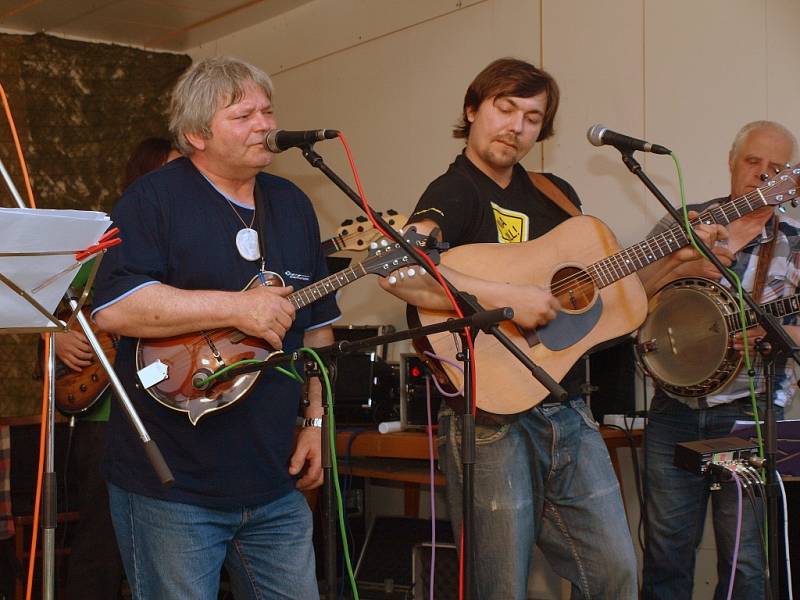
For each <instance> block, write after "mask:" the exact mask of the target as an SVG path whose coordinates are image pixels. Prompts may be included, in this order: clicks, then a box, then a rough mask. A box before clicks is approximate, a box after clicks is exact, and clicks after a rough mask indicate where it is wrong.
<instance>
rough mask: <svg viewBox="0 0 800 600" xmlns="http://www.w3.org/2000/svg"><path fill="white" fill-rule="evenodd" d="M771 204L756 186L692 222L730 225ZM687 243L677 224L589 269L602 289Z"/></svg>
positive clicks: (705, 211)
mask: <svg viewBox="0 0 800 600" xmlns="http://www.w3.org/2000/svg"><path fill="white" fill-rule="evenodd" d="M768 204H769V203H768V202H767V200H766V199H765V198H764V196H763V194H762V193H761V190H760V189H756V190H753V191H752V192H750V193H748V194H745V195H744V196H740V197H739V198H736V199H735V200H732V201H730V202H726V203H725V204H721V205H719V206H714V207H712V208H707V209H706V210H704V211H703V212H702V213H700V215H698V216H697V217H695V218H694V219H692V221H691V223H692V225H693V226H695V225H699V224H701V223H706V224H713V223H716V224H718V225H727V224H729V223H730V222H731V221H735V220H736V219H738V218H739V217H743V216H745V215H746V214H749V213H751V212H753V211H754V210H757V209H759V208H762V207H764V206H767V205H768ZM687 245H689V238H688V237H687V236H686V232H685V231H684V230H683V227H682V226H681V225H678V224H676V225H673V226H672V227H670V228H669V229H668V230H667V231H665V232H663V233H659V234H657V235H654V236H652V237H649V238H647V239H646V240H644V241H642V242H639V243H638V244H634V245H633V246H630V247H628V248H625V249H624V250H620V251H619V252H617V253H616V254H612V255H611V256H608V257H606V258H604V259H603V260H599V261H597V262H596V263H594V264H592V265H589V267H587V271H588V272H589V274H590V275H591V277H592V279H593V281H594V283H595V285H596V286H597V287H599V288H602V287H605V286H607V285H611V284H612V283H614V282H615V281H618V280H620V279H622V278H623V277H627V276H628V275H630V274H631V273H634V272H635V271H638V270H639V269H642V268H644V267H646V266H647V265H649V264H652V263H654V262H655V261H657V260H659V259H660V258H663V257H665V256H667V255H668V254H672V253H673V252H675V251H676V250H680V249H681V248H683V247H684V246H687Z"/></svg>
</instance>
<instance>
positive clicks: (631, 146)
mask: <svg viewBox="0 0 800 600" xmlns="http://www.w3.org/2000/svg"><path fill="white" fill-rule="evenodd" d="M586 137H587V139H588V140H589V142H590V143H591V144H592V145H593V146H604V145H608V146H614V148H616V149H617V150H619V151H620V152H624V151H626V150H629V151H634V150H641V151H642V152H652V153H653V154H672V151H671V150H670V149H669V148H665V147H664V146H659V145H658V144H651V143H650V142H645V141H644V140H638V139H636V138H632V137H629V136H627V135H623V134H621V133H617V132H616V131H611V130H610V129H609V128H608V127H606V126H605V125H601V124H600V123H598V124H597V125H592V126H591V127H590V128H589V131H587V132H586Z"/></svg>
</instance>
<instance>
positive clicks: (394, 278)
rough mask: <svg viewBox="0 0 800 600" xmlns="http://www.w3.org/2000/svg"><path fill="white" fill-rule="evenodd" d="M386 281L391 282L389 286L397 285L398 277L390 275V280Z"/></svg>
mask: <svg viewBox="0 0 800 600" xmlns="http://www.w3.org/2000/svg"><path fill="white" fill-rule="evenodd" d="M386 281H388V282H389V285H396V284H397V277H395V276H394V275H389V279H387V280H386Z"/></svg>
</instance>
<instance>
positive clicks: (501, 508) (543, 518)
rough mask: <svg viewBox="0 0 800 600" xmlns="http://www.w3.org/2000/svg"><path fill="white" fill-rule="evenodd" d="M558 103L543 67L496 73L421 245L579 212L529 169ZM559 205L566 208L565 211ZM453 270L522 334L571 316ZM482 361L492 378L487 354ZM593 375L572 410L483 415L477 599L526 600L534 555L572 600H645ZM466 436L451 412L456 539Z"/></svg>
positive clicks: (426, 301) (570, 385)
mask: <svg viewBox="0 0 800 600" xmlns="http://www.w3.org/2000/svg"><path fill="white" fill-rule="evenodd" d="M558 101H559V91H558V86H557V85H556V82H555V81H554V80H553V78H552V77H551V76H550V75H549V74H547V73H545V72H544V71H542V70H540V69H538V68H536V67H534V66H533V65H530V64H528V63H526V62H523V61H520V60H515V59H500V60H497V61H495V62H493V63H491V64H490V65H489V66H487V67H486V68H485V69H484V70H483V71H481V73H479V74H478V75H477V77H476V78H475V80H474V81H473V82H472V83H471V84H470V86H469V88H468V89H467V92H466V96H465V98H464V107H463V114H462V119H461V122H460V124H459V125H458V126H457V128H456V129H455V130H454V133H453V134H454V136H455V137H457V138H464V139H465V140H466V147H465V149H464V152H463V154H461V155H460V156H458V157H457V158H456V160H455V162H453V164H451V165H450V168H449V169H448V171H447V172H446V173H445V174H444V175H442V176H440V177H439V178H437V179H436V180H435V181H433V182H432V183H431V184H430V185H429V186H428V188H427V190H426V191H425V193H424V194H423V195H422V198H421V199H420V201H419V203H418V204H417V207H416V210H415V211H414V213H413V214H412V216H411V218H410V220H409V222H410V223H413V224H414V226H415V227H416V228H417V229H418V230H419V231H420V232H423V233H427V232H430V231H432V230H433V229H434V228H435V227H438V228H439V229H440V230H441V234H442V238H443V239H444V241H446V242H449V243H450V244H451V246H459V245H462V244H474V243H482V242H525V241H527V240H531V239H534V238H537V237H539V236H541V235H543V234H545V233H547V232H548V231H550V230H551V229H553V228H554V227H556V226H557V225H559V224H560V223H562V222H564V221H565V220H567V219H568V218H569V216H570V215H572V214H577V213H578V212H579V211H578V210H577V207H579V206H580V201H579V200H578V197H577V194H576V193H575V191H574V190H573V188H572V187H571V186H570V185H569V184H568V183H567V182H566V181H564V180H563V179H560V178H558V177H555V176H552V175H548V176H546V181H545V182H544V183H541V184H539V185H536V186H535V185H534V183H533V182H532V179H531V178H530V177H529V175H528V173H526V172H525V170H524V169H523V167H522V166H521V165H519V161H520V160H521V159H522V158H523V157H525V155H526V154H528V152H529V151H530V150H531V148H532V147H533V145H534V144H535V143H536V142H539V141H542V140H544V139H547V138H548V137H550V136H551V135H552V134H553V120H554V118H555V114H556V110H557V109H558ZM540 181H541V180H540ZM539 186H541V188H540V189H537V187H539ZM553 187H554V188H555V189H556V190H557V191H556V192H553V191H552V188H553ZM553 196H566V198H563V199H562V202H563V204H564V206H565V208H566V210H565V209H563V208H561V205H560V204H557V203H556V200H555V199H553V200H551V199H550V198H551V197H553ZM700 229H701V230H702V234H703V235H704V237H706V238H707V239H710V240H713V239H715V237H716V235H717V234H718V233H719V232H718V228H717V226H702V227H701V228H700ZM444 258H446V256H445V257H443V259H444ZM693 258H695V256H694V254H693V252H690V251H686V250H681V251H680V252H679V253H676V254H675V255H672V256H671V257H669V258H666V259H663V260H662V261H660V263H663V264H662V265H660V266H659V268H658V269H656V271H657V273H661V272H662V271H663V270H671V269H673V268H674V267H675V265H676V264H678V263H679V262H680V261H681V260H687V259H693ZM442 272H443V273H444V274H445V276H446V277H447V278H448V279H450V281H451V282H452V283H453V284H454V285H455V286H456V287H458V288H460V289H462V290H466V291H468V292H470V293H472V294H474V295H475V296H477V298H478V300H479V302H480V303H481V304H482V305H483V306H484V307H486V308H496V307H501V306H511V307H512V308H513V309H514V321H515V323H516V324H517V325H519V326H521V327H524V328H536V327H540V326H543V325H545V324H547V323H548V322H550V321H551V320H553V319H555V318H556V315H557V313H558V311H559V310H560V309H561V306H560V304H559V302H558V300H557V299H556V298H555V297H554V296H553V295H552V294H551V293H550V292H549V291H547V290H545V289H543V288H542V287H539V286H536V285H532V284H516V283H505V282H500V281H489V280H486V279H481V278H478V277H475V276H472V275H470V274H469V273H468V272H466V271H459V270H455V269H453V268H447V267H442ZM381 285H382V286H383V287H384V288H385V289H387V290H388V291H390V292H392V293H394V294H396V295H398V296H399V297H401V298H403V299H404V300H406V301H407V302H409V303H410V304H412V305H414V306H419V307H424V308H430V309H442V310H447V309H449V308H450V305H449V303H447V301H446V299H445V298H444V296H443V294H442V293H441V291H440V289H439V288H438V287H437V286H436V285H435V284H434V283H432V278H429V277H422V278H421V277H414V278H413V279H409V278H408V277H406V278H404V279H403V280H402V282H401V283H396V284H395V285H390V284H388V283H385V282H382V283H381ZM476 358H477V363H478V370H479V371H480V368H481V356H480V353H478V354H477V356H476ZM507 360H509V361H511V360H513V359H512V358H511V357H510V356H509V357H508V359H507ZM581 370H582V367H580V366H575V367H573V368H572V370H570V371H569V372H568V373H567V374H566V376H565V377H564V378H563V379H562V380H561V385H562V386H563V387H564V388H565V389H566V390H567V392H568V393H569V399H568V400H566V401H565V402H563V403H562V402H557V401H555V400H554V399H552V398H550V397H548V398H546V399H545V400H544V402H543V403H541V404H539V405H538V406H535V407H534V408H531V409H530V410H527V411H525V412H522V413H519V414H515V415H492V414H489V413H480V414H479V416H478V421H477V422H478V426H477V427H476V430H477V431H476V435H477V459H476V465H475V538H474V545H475V568H476V573H475V579H476V587H477V597H478V598H481V599H493V598H496V599H498V600H500V599H502V600H512V599H514V600H523V599H525V598H527V582H528V567H529V565H530V561H531V556H532V553H533V546H534V544H537V545H538V546H539V547H540V548H541V549H542V550H543V551H544V554H545V556H546V557H547V559H548V561H549V562H550V564H551V565H552V566H553V568H554V569H555V571H556V572H557V573H558V574H559V575H561V576H562V577H563V578H565V579H567V580H569V581H570V582H571V583H572V589H573V598H608V599H609V600H610V599H614V600H620V599H626V598H627V599H634V598H636V597H637V593H638V590H637V583H636V582H637V577H636V572H637V566H636V556H635V554H634V550H633V545H632V542H631V537H630V533H629V530H628V523H627V521H626V517H625V510H624V507H623V505H622V500H621V496H620V491H619V484H618V482H617V479H616V477H615V475H614V471H613V469H612V466H611V462H610V459H609V456H608V451H607V449H606V446H605V444H604V442H603V439H602V436H601V435H600V433H599V431H598V425H597V423H596V422H595V421H594V419H593V418H592V415H591V413H590V412H589V410H588V408H587V407H586V405H585V404H584V402H583V400H582V398H581V397H580V393H579V387H580V384H581V383H582V381H583V379H582V377H581V375H580V371H581ZM478 394H479V395H483V396H487V395H491V396H502V395H503V394H504V391H503V389H501V388H500V387H499V386H498V388H497V389H479V390H478ZM460 437H461V431H460V420H459V419H458V418H457V417H456V415H455V414H454V411H453V410H452V409H450V408H444V409H443V410H442V411H441V412H440V415H439V439H440V440H442V442H441V445H440V448H439V459H440V465H442V467H443V469H444V471H445V473H446V475H447V496H448V503H449V506H450V510H451V513H450V516H451V519H452V521H453V524H454V526H455V528H456V529H458V527H459V523H460V521H461V514H462V509H461V486H460V482H461V473H460V468H461V458H460Z"/></svg>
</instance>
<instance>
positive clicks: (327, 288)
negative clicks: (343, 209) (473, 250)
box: [136, 229, 439, 425]
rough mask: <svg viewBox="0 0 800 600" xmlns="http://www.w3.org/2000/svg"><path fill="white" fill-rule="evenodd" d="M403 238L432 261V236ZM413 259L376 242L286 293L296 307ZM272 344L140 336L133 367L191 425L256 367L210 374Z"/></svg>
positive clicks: (221, 403) (212, 335)
mask: <svg viewBox="0 0 800 600" xmlns="http://www.w3.org/2000/svg"><path fill="white" fill-rule="evenodd" d="M405 238H406V240H407V241H408V242H409V244H411V245H412V246H415V247H417V248H420V249H423V250H424V251H425V252H426V253H427V254H428V255H429V256H431V258H432V260H434V262H436V261H438V249H439V246H438V244H437V242H436V240H435V239H434V238H429V237H423V236H420V235H419V234H417V233H416V231H415V230H413V229H409V230H408V231H407V232H406V234H405ZM414 263H415V260H414V259H413V258H411V257H409V256H408V255H407V254H406V253H405V250H403V248H402V247H400V245H399V244H397V243H396V242H390V241H388V240H385V239H383V240H381V241H380V242H378V243H374V244H373V245H372V247H371V249H370V251H369V256H368V258H367V259H366V260H364V261H363V262H361V263H359V264H357V265H355V266H352V267H348V268H347V269H344V270H342V271H339V272H338V273H334V274H333V275H330V276H328V277H326V278H324V279H322V280H320V281H317V282H315V283H312V284H310V285H308V286H306V287H304V288H302V289H299V290H297V291H296V292H293V293H292V294H290V295H289V296H288V297H287V298H288V300H289V301H290V302H291V303H292V304H293V305H294V307H295V309H297V310H299V309H301V308H303V307H304V306H308V305H309V304H311V303H312V302H315V301H317V300H319V299H320V298H323V297H325V296H327V295H328V294H331V293H333V292H335V291H337V290H339V289H341V288H343V287H344V286H346V285H348V284H350V283H353V282H354V281H357V280H358V279H360V278H362V277H364V276H365V275H368V274H374V275H380V276H382V277H387V276H388V275H389V274H390V273H391V272H392V271H395V270H397V269H399V268H403V267H407V266H410V265H412V264H414ZM257 285H266V286H276V285H279V286H283V285H284V283H283V280H282V279H281V277H280V275H278V274H277V273H266V274H265V275H264V281H262V280H261V278H260V277H259V276H258V275H257V276H256V277H254V278H253V279H252V281H250V283H249V284H248V285H247V286H246V287H245V290H248V289H251V288H252V287H254V286H257ZM274 352H275V350H274V349H273V348H272V347H271V346H270V345H269V344H268V343H267V342H265V341H264V340H262V339H260V338H256V337H253V336H249V335H247V334H245V333H242V332H241V331H239V330H238V329H235V328H225V329H214V330H210V331H196V332H192V333H187V334H183V335H177V336H173V337H166V338H142V339H140V340H139V341H138V342H137V345H136V368H137V372H138V374H139V380H140V381H141V383H142V386H143V387H144V388H145V389H146V390H147V393H148V394H150V396H152V397H153V398H154V399H155V400H157V401H158V402H160V403H161V404H163V405H164V406H166V407H167V408H171V409H173V410H177V411H181V412H185V413H187V416H188V417H189V420H190V421H191V422H192V424H193V425H196V424H197V422H198V421H199V420H200V418H202V417H203V416H204V415H206V414H208V413H211V412H214V411H217V410H221V409H223V408H226V407H228V406H230V405H231V404H233V403H234V402H236V401H237V400H239V399H240V398H243V397H244V396H245V395H246V394H247V393H248V392H249V391H250V389H251V388H252V387H253V385H254V384H255V382H256V380H257V379H258V377H259V375H260V371H256V372H253V373H244V374H242V375H239V376H236V377H234V378H233V379H225V380H223V379H221V378H220V379H213V382H212V383H210V384H209V383H207V381H206V380H209V381H211V379H210V378H212V376H213V375H214V374H215V373H216V372H218V371H219V370H220V369H223V368H225V367H226V366H229V365H233V364H234V363H237V362H239V361H242V360H261V361H263V360H266V359H267V358H269V357H270V356H271V355H272V354H273V353H274Z"/></svg>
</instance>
